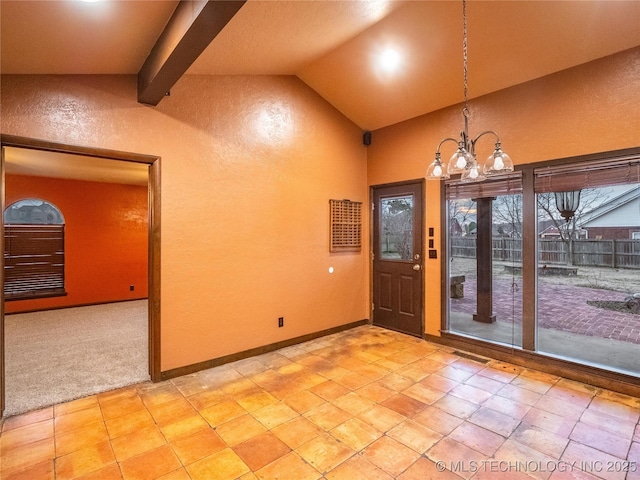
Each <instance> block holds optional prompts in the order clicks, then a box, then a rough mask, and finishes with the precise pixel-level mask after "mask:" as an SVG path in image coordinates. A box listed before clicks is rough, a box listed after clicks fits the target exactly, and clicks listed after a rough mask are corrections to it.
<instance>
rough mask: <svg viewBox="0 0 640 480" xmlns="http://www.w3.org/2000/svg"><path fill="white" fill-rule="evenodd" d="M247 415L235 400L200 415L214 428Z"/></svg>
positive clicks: (208, 409)
mask: <svg viewBox="0 0 640 480" xmlns="http://www.w3.org/2000/svg"><path fill="white" fill-rule="evenodd" d="M246 413H247V411H246V410H245V409H244V408H242V407H241V406H240V405H238V404H237V403H236V402H235V401H234V400H225V401H223V402H220V403H217V404H215V405H212V406H210V407H207V408H205V409H204V410H201V411H200V414H201V415H202V416H203V417H204V418H205V420H206V421H207V422H209V425H211V426H212V427H217V426H218V425H221V424H223V423H224V422H228V421H229V420H233V419H234V418H238V417H240V416H242V415H245V414H246Z"/></svg>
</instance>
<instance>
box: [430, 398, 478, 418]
mask: <svg viewBox="0 0 640 480" xmlns="http://www.w3.org/2000/svg"><path fill="white" fill-rule="evenodd" d="M433 406H434V407H438V408H439V409H440V410H443V411H445V412H447V413H449V414H451V415H453V416H454V417H458V418H461V419H467V418H469V417H470V416H471V415H473V413H474V412H475V411H476V410H477V409H478V405H477V404H475V403H471V402H467V401H466V400H463V399H461V398H458V397H454V396H453V395H448V394H447V395H445V396H444V397H442V398H441V399H440V400H438V401H437V402H435V403H434V404H433Z"/></svg>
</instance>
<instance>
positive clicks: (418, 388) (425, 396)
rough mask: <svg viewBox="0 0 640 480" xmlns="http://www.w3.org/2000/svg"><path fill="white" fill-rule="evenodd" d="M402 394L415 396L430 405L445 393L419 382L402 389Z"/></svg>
mask: <svg viewBox="0 0 640 480" xmlns="http://www.w3.org/2000/svg"><path fill="white" fill-rule="evenodd" d="M402 394H403V395H406V396H408V397H411V398H415V399H416V400H418V401H420V402H422V403H424V404H426V405H431V404H432V403H433V402H436V401H438V400H440V399H441V398H442V397H444V395H445V393H444V392H441V391H440V390H436V389H433V388H431V387H427V386H425V385H422V384H421V383H416V384H413V385H411V386H410V387H409V388H407V389H405V390H403V391H402ZM383 403H384V402H383Z"/></svg>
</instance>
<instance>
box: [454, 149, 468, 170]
mask: <svg viewBox="0 0 640 480" xmlns="http://www.w3.org/2000/svg"><path fill="white" fill-rule="evenodd" d="M457 156H458V159H457V160H456V168H459V169H460V170H462V169H463V168H464V167H466V166H467V158H466V157H465V155H464V152H463V151H462V150H460V151H459V153H457Z"/></svg>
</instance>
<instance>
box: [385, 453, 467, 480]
mask: <svg viewBox="0 0 640 480" xmlns="http://www.w3.org/2000/svg"><path fill="white" fill-rule="evenodd" d="M397 479H398V480H460V477H459V476H458V475H455V474H454V473H451V472H450V471H449V470H444V471H440V470H439V469H438V468H436V464H435V462H433V461H431V460H429V459H428V458H425V457H421V458H419V459H418V460H416V461H415V462H414V463H413V464H412V465H411V466H410V467H409V468H407V469H406V470H405V471H404V473H403V474H402V475H400V476H399V477H397Z"/></svg>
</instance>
